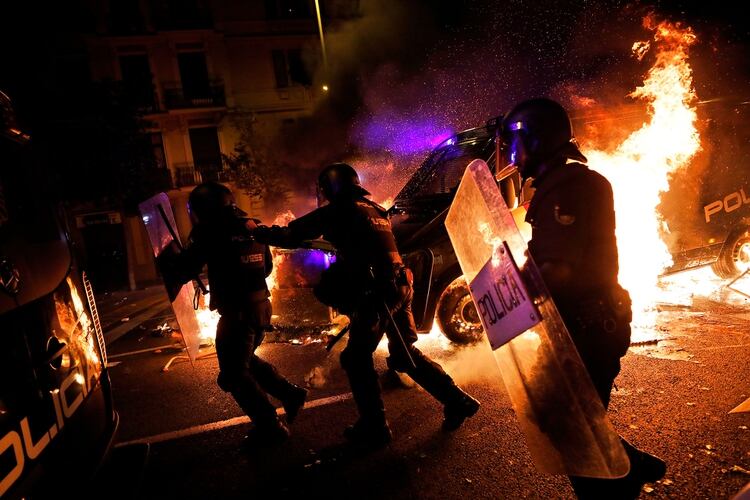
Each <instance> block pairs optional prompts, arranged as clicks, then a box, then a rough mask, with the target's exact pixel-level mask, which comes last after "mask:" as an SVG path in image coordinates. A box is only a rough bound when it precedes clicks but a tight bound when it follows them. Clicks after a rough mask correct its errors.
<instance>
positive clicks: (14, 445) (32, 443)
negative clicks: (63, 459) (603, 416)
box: [0, 366, 98, 496]
mask: <svg viewBox="0 0 750 500" xmlns="http://www.w3.org/2000/svg"><path fill="white" fill-rule="evenodd" d="M97 382H98V378H96V376H92V377H91V378H90V379H88V380H87V379H85V377H84V376H83V374H82V373H81V367H80V366H78V367H76V368H75V369H74V370H73V371H72V372H71V373H70V374H69V375H68V377H67V378H66V379H65V380H63V381H62V383H61V384H60V387H58V388H56V389H53V390H51V391H50V397H51V401H50V404H51V406H52V408H50V410H54V419H55V420H54V422H52V423H51V425H50V427H49V430H48V431H45V432H44V433H43V434H42V435H41V436H38V437H35V436H32V435H31V427H32V426H31V424H30V423H29V416H25V417H23V418H22V419H21V421H20V423H19V429H18V430H16V429H14V430H11V431H9V432H8V433H7V434H5V436H3V437H2V439H0V460H2V461H3V462H5V463H13V464H14V465H13V466H12V468H11V469H10V470H9V471H8V472H7V473H6V474H5V476H4V477H3V478H2V479H0V496H2V495H4V494H5V492H6V491H8V490H9V489H10V487H11V486H13V484H14V483H15V482H16V481H18V479H19V478H20V477H21V476H22V475H23V471H24V468H25V466H26V464H27V462H28V461H29V460H35V459H36V458H38V457H39V456H40V455H41V454H42V452H43V451H44V449H45V448H47V446H49V444H50V442H52V440H53V439H55V437H56V436H57V435H58V433H59V432H60V431H61V430H62V428H63V426H64V425H65V421H66V420H67V419H70V418H71V417H72V416H73V414H74V413H75V412H76V410H78V408H79V407H80V406H81V403H83V400H84V399H85V398H86V395H87V394H89V392H91V390H92V389H93V388H95V387H96V384H97ZM52 413H53V412H52V411H50V412H49V414H48V415H50V417H49V418H50V420H51V414H52ZM34 427H35V428H36V425H34ZM19 430H20V434H19ZM6 455H8V457H6ZM10 455H13V459H12V460H13V461H12V462H11V461H10V460H9V458H10Z"/></svg>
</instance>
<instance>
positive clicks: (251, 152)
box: [222, 113, 291, 210]
mask: <svg viewBox="0 0 750 500" xmlns="http://www.w3.org/2000/svg"><path fill="white" fill-rule="evenodd" d="M230 120H231V123H232V125H233V126H234V128H235V129H236V130H238V131H239V140H238V141H237V143H236V144H235V146H234V150H233V151H232V152H231V153H229V154H222V161H223V162H224V166H225V168H226V170H228V173H229V177H230V179H231V180H232V181H233V182H234V183H235V184H236V185H237V187H238V188H240V189H241V190H242V191H243V192H244V193H245V194H246V195H248V196H250V197H251V198H257V199H261V200H263V201H264V203H265V205H266V207H267V209H270V210H274V209H276V208H280V207H281V206H283V204H284V202H285V201H286V200H287V199H288V196H289V193H290V191H291V187H290V184H289V177H288V176H287V175H283V173H284V172H288V171H289V168H288V165H285V164H283V163H282V162H281V161H279V160H274V159H272V158H273V156H272V153H271V146H270V143H269V142H268V140H266V139H264V138H263V137H262V136H261V135H260V134H259V133H258V131H257V130H256V122H255V119H254V116H253V115H252V114H250V113H239V114H236V115H234V116H233V117H232V118H230Z"/></svg>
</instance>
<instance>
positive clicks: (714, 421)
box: [108, 298, 750, 499]
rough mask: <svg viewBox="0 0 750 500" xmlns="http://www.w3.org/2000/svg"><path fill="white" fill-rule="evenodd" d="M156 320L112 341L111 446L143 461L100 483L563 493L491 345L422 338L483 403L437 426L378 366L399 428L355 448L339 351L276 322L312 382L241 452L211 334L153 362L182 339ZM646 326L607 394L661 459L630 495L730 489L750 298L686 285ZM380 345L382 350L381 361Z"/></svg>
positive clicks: (629, 432)
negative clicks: (193, 354) (533, 447)
mask: <svg viewBox="0 0 750 500" xmlns="http://www.w3.org/2000/svg"><path fill="white" fill-rule="evenodd" d="M735 299H736V298H735ZM162 322H163V319H161V318H157V319H155V320H153V321H152V322H150V323H149V322H145V323H143V324H141V325H140V326H139V327H138V328H136V329H134V330H133V331H131V332H130V333H128V334H127V335H124V336H123V337H121V338H119V339H118V340H117V341H116V342H114V343H113V344H112V345H111V346H110V348H109V353H110V362H111V364H112V366H111V370H110V374H111V378H112V381H113V385H114V389H115V403H116V406H117V409H118V411H119V413H120V417H121V426H120V430H119V435H118V442H119V443H120V447H119V448H118V449H117V450H116V453H115V455H114V456H115V457H118V456H120V457H123V456H126V455H125V454H126V452H127V451H128V450H132V449H134V448H136V447H137V446H138V445H139V444H143V443H149V446H150V453H149V456H148V462H147V463H146V464H145V465H144V466H143V467H142V468H139V464H138V463H137V460H134V459H131V460H130V461H129V462H128V461H127V460H123V462H122V463H120V464H119V469H118V474H116V476H117V477H116V479H117V480H116V481H112V482H111V483H110V485H109V486H108V488H109V490H108V494H109V495H111V496H121V497H122V496H130V497H134V498H173V497H180V498H286V497H289V498H318V497H326V498H389V499H391V498H441V499H452V498H456V499H458V498H572V496H573V495H572V490H571V488H570V486H569V484H568V481H567V479H566V478H565V477H562V476H550V475H543V474H541V473H539V472H538V471H537V470H536V469H535V467H534V465H533V463H532V461H531V457H530V455H529V452H528V450H527V448H526V444H525V441H524V437H523V435H522V433H521V432H520V430H519V427H518V425H517V422H516V417H515V414H514V412H513V410H512V408H511V405H510V401H509V399H508V397H507V395H506V394H505V390H504V387H503V385H502V381H501V378H500V375H499V372H498V371H497V368H496V366H495V364H494V359H493V358H492V356H491V353H490V350H489V346H487V345H479V346H474V347H472V348H458V347H457V346H454V345H451V344H449V343H448V342H446V341H442V340H437V339H435V338H434V337H425V339H424V341H422V344H424V350H425V352H428V353H429V354H430V355H431V356H433V357H434V358H435V359H436V360H438V361H440V362H441V363H442V364H443V366H444V367H445V368H446V370H447V371H448V372H449V373H451V374H452V375H453V376H454V378H456V380H457V382H459V384H460V385H462V386H463V387H464V388H465V389H466V390H467V391H469V392H470V393H472V394H473V395H474V396H475V397H477V399H479V400H480V401H481V402H482V408H481V409H480V411H479V413H478V414H477V415H476V416H475V417H473V418H471V419H469V420H467V422H466V423H465V424H464V426H463V427H462V428H461V429H459V430H458V431H456V432H454V433H449V434H447V433H444V432H442V431H441V430H440V423H441V419H442V414H441V407H440V405H439V404H438V403H437V402H436V401H434V400H433V399H432V398H431V397H430V396H429V395H428V394H427V393H425V392H424V391H422V390H421V389H419V388H417V387H412V388H407V387H403V386H401V385H398V384H393V383H392V382H391V381H390V380H384V381H383V382H384V386H385V389H384V397H385V403H386V409H387V414H388V418H389V421H390V424H391V426H392V428H393V432H394V441H393V443H392V444H391V445H390V446H389V447H387V448H385V449H384V450H381V451H378V452H375V453H369V454H362V453H359V452H357V451H356V450H354V449H351V448H350V447H348V446H347V445H346V443H345V441H344V439H343V437H342V435H341V432H342V430H343V428H344V427H345V426H346V425H347V424H349V423H351V422H353V420H354V419H355V418H356V413H355V409H354V403H353V401H352V400H351V398H350V394H349V391H348V386H347V383H346V379H345V376H344V373H343V372H342V371H341V369H340V368H339V367H338V360H337V356H336V355H335V353H334V354H327V353H326V351H325V349H324V344H323V343H319V342H315V340H316V339H318V338H317V337H315V336H312V337H308V336H303V337H296V339H297V340H295V342H297V343H291V342H290V340H293V339H292V338H289V337H286V339H285V340H286V341H284V339H283V337H282V338H279V336H276V340H277V341H276V342H269V343H265V344H264V345H263V346H261V348H260V350H259V354H260V356H262V357H264V358H265V359H268V360H269V361H271V362H273V363H274V364H276V365H277V366H278V368H279V369H280V370H281V371H282V372H283V373H284V374H286V375H287V376H288V377H289V378H290V379H291V380H292V381H293V382H296V383H298V384H305V383H306V381H307V380H308V379H309V378H310V375H311V374H313V373H316V374H317V378H316V379H315V380H313V382H314V385H315V387H312V388H311V391H310V395H309V398H308V405H309V407H308V408H306V409H305V410H303V412H302V413H301V414H300V416H299V417H298V420H297V421H296V422H295V423H294V425H293V426H292V431H293V435H292V437H291V438H290V440H289V441H288V442H287V443H285V444H283V445H282V446H280V447H278V448H276V449H271V450H263V451H255V452H250V453H248V452H243V451H242V450H241V449H240V447H239V443H240V442H241V439H242V437H243V435H244V433H245V432H246V429H247V426H248V423H247V419H245V418H243V415H242V412H241V411H240V410H239V408H238V407H237V406H236V405H235V403H234V402H233V400H232V399H231V398H230V397H229V396H228V395H227V394H225V393H223V392H222V391H221V390H220V389H219V388H218V386H217V385H216V383H215V380H216V375H217V372H218V366H217V362H216V358H215V357H213V356H211V355H210V349H207V350H206V352H207V353H208V355H207V356H206V357H205V358H203V359H200V360H198V361H197V362H196V363H195V365H194V366H191V365H190V363H188V362H186V361H182V360H178V361H177V362H174V363H173V364H172V365H171V367H170V369H169V370H168V371H166V372H163V371H162V368H163V367H164V366H165V365H166V364H167V363H168V361H169V360H170V359H171V358H172V357H173V356H175V355H178V354H180V352H179V350H178V349H175V348H173V347H171V346H173V345H174V342H175V341H176V340H178V339H177V338H175V337H169V336H166V337H165V336H161V335H156V334H155V333H153V332H152V331H151V328H152V327H153V326H156V325H157V324H161V323H162ZM656 332H657V333H656V335H655V336H654V337H653V338H652V339H650V340H649V341H647V342H645V343H644V344H642V345H639V346H634V347H631V350H630V352H629V353H628V355H627V356H626V357H625V358H624V359H623V369H622V373H621V375H620V377H619V378H618V380H617V387H618V389H617V390H616V391H615V392H614V393H613V397H612V403H611V405H610V417H611V419H612V421H613V424H614V425H615V428H616V429H617V430H618V432H620V433H621V434H622V435H623V436H624V437H626V438H627V439H628V440H630V441H631V442H632V443H634V444H636V445H637V446H639V447H641V448H643V449H645V450H648V451H650V452H652V453H655V454H657V455H659V456H661V457H663V458H664V459H665V460H666V461H667V462H668V466H669V470H668V473H667V476H666V478H665V479H664V480H662V481H660V482H658V483H655V484H653V485H648V486H647V487H646V488H644V491H643V493H642V495H641V497H642V498H712V499H713V498H731V497H732V496H733V495H734V494H736V493H737V492H738V491H739V490H740V489H741V488H742V487H743V486H744V485H745V484H746V483H748V482H749V481H750V472H748V470H750V430H748V428H749V427H750V413H738V414H728V412H729V411H730V410H731V409H732V408H734V407H736V406H737V405H738V404H740V403H742V402H743V401H744V400H745V399H747V398H748V397H750V377H749V376H748V375H750V368H749V367H750V349H748V347H750V333H749V332H750V305H747V301H745V300H744V299H741V300H734V301H733V305H726V304H722V303H719V302H717V301H715V300H708V299H696V300H694V302H693V304H692V306H691V307H683V306H673V307H663V308H662V312H661V313H660V314H659V327H658V329H657V330H656ZM318 340H319V339H318ZM342 343H343V342H342ZM341 347H343V346H338V349H340V348H341ZM154 349H156V350H154ZM137 351H142V352H139V353H136V354H129V353H133V352H137ZM384 357H385V353H384V351H382V350H379V351H378V353H377V357H376V361H377V364H378V367H379V368H380V369H381V370H383V371H384V368H385V365H384ZM131 458H132V457H131ZM115 459H117V458H115Z"/></svg>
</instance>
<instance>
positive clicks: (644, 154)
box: [584, 17, 700, 329]
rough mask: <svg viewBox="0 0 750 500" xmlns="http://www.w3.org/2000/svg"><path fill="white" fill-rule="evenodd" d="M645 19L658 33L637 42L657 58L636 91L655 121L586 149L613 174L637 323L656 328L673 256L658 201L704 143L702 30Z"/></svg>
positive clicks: (626, 281)
mask: <svg viewBox="0 0 750 500" xmlns="http://www.w3.org/2000/svg"><path fill="white" fill-rule="evenodd" d="M644 26H645V27H647V28H648V29H650V30H652V31H653V32H654V35H653V40H652V41H651V42H650V43H649V42H638V43H636V44H634V46H633V52H634V54H635V55H636V57H638V58H639V59H640V58H642V57H644V55H645V54H646V52H647V51H649V50H651V49H654V50H656V54H655V56H656V62H655V63H654V65H653V66H652V67H651V69H650V70H649V71H648V74H647V75H646V78H645V80H644V82H643V85H642V86H640V87H638V88H636V89H635V91H633V92H632V93H631V94H630V96H631V97H634V98H636V99H640V100H642V101H645V102H646V103H647V105H648V115H649V121H648V122H647V123H644V124H643V126H642V127H641V128H640V129H639V130H637V131H635V132H633V133H632V134H630V136H629V137H628V138H627V139H626V140H625V141H623V142H622V143H621V144H620V145H619V146H617V147H616V148H615V149H614V150H613V151H609V152H607V151H597V150H592V151H588V150H587V151H584V154H585V155H586V156H587V157H588V158H589V161H590V164H591V167H592V168H593V169H595V170H597V171H598V172H600V173H601V174H602V175H604V176H605V177H607V179H609V181H610V183H611V184H612V188H613V190H614V198H615V212H616V214H617V244H618V251H619V256H620V275H619V279H620V282H621V283H622V284H623V286H624V287H625V288H626V289H628V290H629V291H630V294H631V296H632V298H633V312H634V320H633V326H635V327H636V328H639V329H644V328H645V329H651V328H652V327H653V326H654V324H655V320H656V311H655V309H654V307H653V304H654V302H655V299H656V293H657V283H658V277H659V275H660V274H661V273H662V272H663V271H664V269H665V268H667V267H668V266H669V265H671V263H672V258H671V256H670V254H669V251H668V250H667V246H666V244H665V243H664V242H663V241H662V239H661V237H660V230H663V229H666V225H665V223H664V220H663V218H662V217H661V215H660V214H659V213H658V212H657V210H656V208H657V206H658V204H659V202H660V193H662V192H664V191H667V190H668V189H669V178H670V174H672V173H674V172H676V171H677V170H678V169H680V168H683V167H685V166H687V165H688V164H689V161H690V159H691V158H692V157H693V155H695V153H696V152H697V151H698V150H699V149H700V138H699V135H698V131H697V129H696V126H695V125H696V120H697V115H696V111H695V107H694V106H695V103H696V101H697V98H696V95H695V91H694V89H693V79H692V78H693V75H692V69H691V67H690V65H689V64H688V48H689V47H690V45H692V44H693V43H695V41H696V37H695V35H694V34H693V31H692V30H691V29H690V28H683V27H681V26H680V25H679V24H672V23H669V22H661V23H658V24H656V22H655V21H654V19H653V18H652V17H647V18H646V19H644Z"/></svg>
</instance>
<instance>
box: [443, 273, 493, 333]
mask: <svg viewBox="0 0 750 500" xmlns="http://www.w3.org/2000/svg"><path fill="white" fill-rule="evenodd" d="M436 318H437V322H438V325H439V326H440V329H441V330H442V331H443V333H444V334H445V336H446V337H448V338H449V339H450V340H451V341H452V342H455V343H457V344H472V343H474V342H477V341H478V340H480V339H481V338H482V337H483V336H484V330H483V329H482V323H481V322H480V320H479V314H478V313H477V309H476V307H474V302H473V301H472V300H471V295H470V294H469V287H468V285H466V280H464V278H463V277H460V278H458V279H457V280H455V281H454V282H453V283H451V284H450V285H448V287H447V288H446V289H445V291H443V293H442V295H440V299H439V300H438V304H437V314H436Z"/></svg>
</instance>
